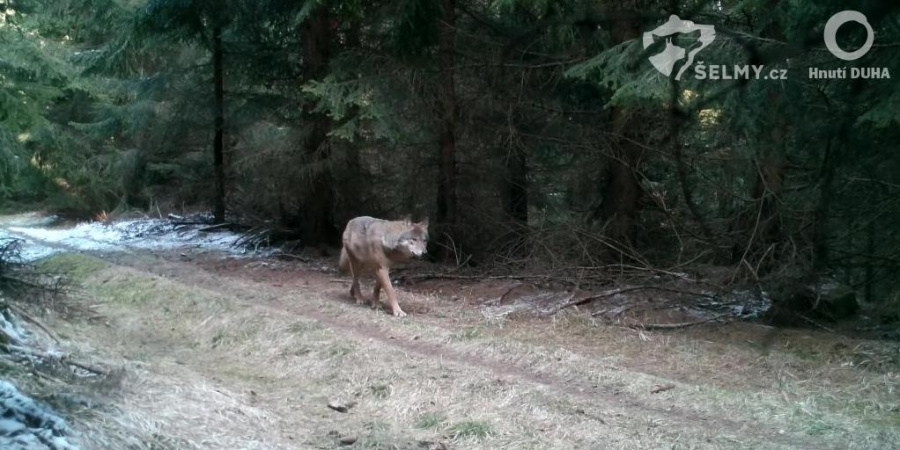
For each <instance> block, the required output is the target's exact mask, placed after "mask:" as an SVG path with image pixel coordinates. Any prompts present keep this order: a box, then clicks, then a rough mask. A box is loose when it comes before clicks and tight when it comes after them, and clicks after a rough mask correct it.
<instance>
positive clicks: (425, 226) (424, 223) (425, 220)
mask: <svg viewBox="0 0 900 450" xmlns="http://www.w3.org/2000/svg"><path fill="white" fill-rule="evenodd" d="M419 225H420V226H422V228H428V218H427V217H426V218H424V219H422V221H421V222H419Z"/></svg>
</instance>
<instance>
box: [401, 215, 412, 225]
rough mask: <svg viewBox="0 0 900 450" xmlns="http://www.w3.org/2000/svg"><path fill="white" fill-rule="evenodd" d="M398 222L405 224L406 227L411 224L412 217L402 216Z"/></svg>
mask: <svg viewBox="0 0 900 450" xmlns="http://www.w3.org/2000/svg"><path fill="white" fill-rule="evenodd" d="M400 220H401V221H403V222H406V224H407V225H408V224H410V223H412V216H410V215H409V214H407V215H405V216H403V217H402V218H401V219H400Z"/></svg>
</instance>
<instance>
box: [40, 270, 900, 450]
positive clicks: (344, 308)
mask: <svg viewBox="0 0 900 450" xmlns="http://www.w3.org/2000/svg"><path fill="white" fill-rule="evenodd" d="M95 256H99V257H100V258H101V259H102V260H104V261H106V262H107V263H108V264H111V265H102V266H98V267H92V268H90V269H83V268H81V269H76V272H78V273H80V274H81V275H80V277H81V280H80V281H81V282H82V283H83V285H84V287H85V295H86V296H87V297H89V298H91V299H92V300H91V301H92V302H93V301H96V302H98V304H99V305H101V311H102V313H103V314H104V315H105V316H107V317H110V319H111V322H112V325H111V326H110V327H105V328H106V329H100V328H98V329H92V330H88V332H86V333H85V332H78V334H80V335H81V337H82V338H84V339H87V340H90V341H92V342H91V345H92V346H94V347H101V346H107V347H110V349H109V350H108V351H109V352H110V353H108V355H107V356H109V357H110V358H115V357H121V358H123V360H124V361H128V363H125V365H128V364H134V361H135V360H139V361H140V362H141V363H140V364H139V365H138V366H139V367H140V368H141V370H144V371H147V372H148V373H153V374H154V376H148V377H147V379H150V380H154V381H153V382H152V383H150V384H151V385H152V384H154V383H157V384H160V386H158V387H157V389H164V388H163V387H161V386H163V385H166V383H168V384H178V383H181V382H183V381H184V380H193V381H192V382H191V385H192V386H194V388H193V389H194V390H197V389H200V390H204V389H205V390H209V385H210V384H211V385H212V386H213V388H212V391H213V392H219V393H221V395H223V396H224V397H223V399H232V400H233V401H235V402H237V403H239V404H240V405H241V407H242V408H248V409H251V410H253V411H255V412H254V414H256V416H257V421H260V422H266V421H268V422H269V423H270V425H269V426H268V428H266V429H267V430H268V433H269V434H268V435H267V437H266V438H265V439H262V438H260V439H261V440H256V441H253V442H262V441H265V442H266V443H267V445H268V447H266V446H264V447H262V448H335V447H340V446H342V444H341V442H340V441H339V439H340V438H341V437H344V438H347V439H350V438H354V439H356V441H355V442H354V443H353V444H352V445H353V446H354V447H351V448H390V446H394V447H398V448H451V447H452V448H560V449H562V448H817V449H818V448H888V447H889V446H891V445H894V444H895V443H897V442H898V440H897V433H896V429H893V430H892V429H890V428H883V427H882V423H881V422H877V421H876V422H874V423H873V424H865V425H863V424H861V422H863V420H862V419H864V418H865V414H860V415H859V416H858V417H845V415H846V411H844V410H841V409H840V408H837V406H835V405H834V404H832V403H831V402H829V401H825V400H824V399H823V398H821V397H822V396H823V395H826V394H828V393H829V392H830V395H831V397H832V398H833V399H834V400H836V401H835V402H834V403H838V404H841V403H846V402H845V401H843V400H842V399H841V398H839V397H840V395H841V394H842V391H841V389H842V388H844V387H845V385H849V384H851V383H854V382H856V381H858V379H856V378H852V377H848V376H847V373H846V371H844V372H835V373H831V372H826V371H825V370H824V369H825V368H827V367H828V366H830V362H829V365H823V364H821V362H819V363H817V364H812V363H810V364H808V367H805V366H803V365H801V364H797V363H796V361H795V360H793V359H790V360H782V359H780V358H771V359H769V358H764V357H760V354H759V351H758V350H747V349H744V348H741V349H740V350H739V351H738V350H735V349H734V348H733V347H730V348H728V350H729V351H734V352H736V353H737V352H740V353H739V356H740V358H742V359H741V361H744V362H743V363H744V364H746V366H744V367H741V366H737V367H734V366H732V367H728V364H737V362H736V359H735V357H734V356H733V355H727V354H725V355H722V354H719V355H716V354H710V353H711V351H709V349H711V348H713V347H712V346H710V345H709V344H707V343H700V342H701V341H703V342H709V341H708V338H709V336H703V337H702V338H699V339H698V338H697V337H696V336H682V337H679V338H678V339H676V341H678V342H674V343H673V342H671V341H670V338H669V337H668V336H669V335H665V334H656V335H655V336H653V337H648V336H644V335H636V334H634V333H633V332H631V331H624V330H617V329H612V330H610V329H607V328H597V327H596V326H594V325H593V324H590V323H587V322H586V321H584V320H582V319H579V318H578V317H571V318H568V319H564V320H561V321H560V322H559V323H554V322H549V321H544V322H537V321H524V320H523V321H520V322H505V323H499V324H497V323H486V322H485V321H484V319H483V318H481V317H480V315H479V314H478V312H477V310H474V309H472V308H467V307H465V306H461V305H460V304H459V303H458V302H454V301H451V300H446V299H440V298H437V297H435V296H434V295H428V294H423V293H411V292H402V293H401V303H402V304H403V306H404V309H406V310H407V311H409V312H413V314H412V315H411V316H410V317H409V318H406V319H404V320H397V319H394V318H393V317H390V316H388V315H387V314H385V313H383V312H382V311H375V310H372V309H369V308H364V307H359V306H356V305H354V304H352V303H351V302H350V301H349V298H348V296H347V295H346V292H345V291H346V289H347V286H346V285H345V284H344V283H343V282H342V281H341V280H340V279H337V277H336V276H335V275H333V274H330V273H327V272H326V271H323V270H319V269H318V268H316V267H310V266H309V265H304V264H285V263H279V262H277V261H262V260H251V259H243V260H235V259H222V258H220V257H218V256H215V255H210V254H191V253H189V252H188V253H181V252H176V253H156V254H151V253H147V252H141V253H131V254H128V253H110V254H106V255H95ZM57 259H59V258H57ZM67 264H70V265H71V264H75V265H76V266H85V265H87V266H91V264H86V263H85V261H83V260H79V259H76V260H75V262H73V261H68V263H67ZM417 312H418V313H417ZM168 323H172V325H171V326H169V328H170V329H168V330H167V329H166V328H165V327H166V326H168V325H167V324H168ZM161 324H162V325H161ZM101 328H103V327H101ZM110 328H111V329H110ZM73 332H74V330H73ZM676 336H677V335H676ZM659 341H663V342H659ZM710 344H711V343H710ZM687 346H690V348H691V349H692V350H690V351H691V352H692V353H691V354H690V355H689V356H687V355H685V354H684V352H685V351H688V350H686V348H687ZM697 346H703V348H700V349H699V350H697ZM631 353H636V354H638V355H639V357H634V355H632V354H631ZM311 355H312V356H316V357H314V358H310V356H311ZM701 355H702V356H701ZM751 358H755V359H756V361H752V362H751ZM705 361H717V362H719V363H725V364H724V365H723V366H722V367H719V368H716V367H712V368H707V367H704V366H701V363H703V362H705ZM755 370H761V371H765V372H772V374H771V375H765V376H763V377H761V378H760V379H757V380H749V381H748V383H746V384H741V385H734V384H733V383H734V382H735V381H734V380H735V379H736V378H733V377H737V376H748V377H749V376H751V375H750V374H751V373H752V372H753V371H755ZM784 373H788V374H789V376H790V377H793V378H794V379H795V381H796V382H797V384H796V386H801V385H802V386H804V387H803V389H805V391H804V390H802V389H794V386H795V385H793V384H789V383H790V382H788V381H783V380H784V378H783V377H785V375H784ZM705 374H709V375H708V378H706V377H707V375H705ZM716 374H720V375H722V376H721V377H719V376H716ZM879 375H881V376H882V377H884V381H885V384H884V386H876V387H874V388H873V387H871V386H870V387H869V388H868V389H869V392H867V397H866V398H864V399H859V403H860V404H873V403H875V404H877V407H876V409H877V408H891V407H894V406H893V405H896V400H895V403H893V404H890V403H888V404H886V405H885V404H883V402H884V400H883V399H882V396H883V395H885V394H886V393H887V392H890V391H891V390H892V389H893V388H894V387H895V386H896V384H894V383H896V377H894V376H893V375H890V374H878V373H877V372H873V373H871V374H867V373H863V374H861V376H862V377H867V378H868V379H870V380H871V379H873V378H875V379H877V378H878V376H879ZM768 377H771V379H768ZM815 379H819V380H823V381H824V383H825V385H823V386H815V387H811V386H810V385H809V383H810V382H814V380H815ZM160 380H168V381H160ZM752 381H755V382H756V384H757V386H754V383H753V382H752ZM670 383H671V384H675V385H676V386H677V387H676V389H673V390H671V391H667V392H664V393H660V394H651V393H650V390H651V389H652V388H653V387H654V386H656V385H664V384H670ZM778 383H782V385H779V386H776V385H777V384H778ZM835 383H841V384H835ZM870 384H871V381H870ZM876 384H877V383H876ZM829 385H830V386H829ZM882 387H883V388H884V389H885V390H884V391H882V390H881V388H882ZM149 390H152V389H149ZM248 392H249V393H251V394H247V393H248ZM295 392H304V393H305V394H303V395H300V397H302V398H303V401H302V402H301V403H299V404H298V403H296V402H294V401H291V397H292V396H294V395H296V394H294V393H295ZM132 393H133V395H140V391H139V390H137V391H135V390H133V391H132ZM216 395H219V394H216ZM233 398H240V399H242V400H240V401H237V400H234V399H233ZM335 398H337V399H339V400H340V401H342V402H350V403H357V404H355V405H353V406H352V409H350V413H348V414H342V413H337V412H334V411H332V410H329V409H327V407H326V406H325V405H327V403H328V402H329V401H332V400H333V399H335ZM262 399H265V401H263V400H262ZM875 400H878V401H880V403H879V402H875ZM851 406H853V405H851ZM201 407H202V405H201V406H198V408H201ZM853 407H854V408H855V406H853ZM144 412H145V413H147V414H150V411H144ZM882 413H885V412H884V411H882ZM886 414H888V415H890V414H891V413H890V410H888V411H887V412H886ZM894 414H896V412H894ZM895 417H896V416H895ZM220 419H221V418H220ZM888 419H889V420H892V419H890V417H888ZM198 420H199V419H198ZM204 422H206V421H204ZM208 422H209V423H210V424H215V423H217V422H216V421H215V420H210V421H208ZM241 422H242V423H245V421H243V420H242V421H241ZM251 422H253V421H251ZM229 423H230V422H229V421H228V420H225V421H224V422H222V426H230V425H228V424H229ZM888 423H890V421H889V422H888ZM248 429H253V426H249V428H248ZM175 434H178V435H192V434H193V435H197V433H196V430H194V431H191V430H181V431H179V432H178V433H175ZM241 434H242V435H244V436H246V433H241ZM348 436H349V437H348ZM298 440H299V442H298ZM235 442H240V441H235ZM247 442H250V441H247ZM247 442H244V443H243V444H232V445H236V446H235V447H233V448H254V447H252V446H251V445H250V444H248V443H247ZM301 442H302V443H301ZM347 442H349V440H348V441H347ZM347 442H344V444H347ZM220 443H221V442H220ZM191 445H194V446H196V447H197V448H216V447H214V446H210V445H204V444H203V443H202V442H200V443H197V442H195V441H191ZM344 447H346V445H344ZM173 448H179V447H177V446H175V447H173ZM219 448H224V447H219ZM229 448H232V447H229Z"/></svg>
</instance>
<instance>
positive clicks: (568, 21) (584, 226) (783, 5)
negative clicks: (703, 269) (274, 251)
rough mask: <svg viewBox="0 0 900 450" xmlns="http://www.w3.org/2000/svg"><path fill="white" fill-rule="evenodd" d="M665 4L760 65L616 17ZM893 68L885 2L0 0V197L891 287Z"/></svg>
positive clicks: (898, 72) (891, 294) (287, 235)
mask: <svg viewBox="0 0 900 450" xmlns="http://www.w3.org/2000/svg"><path fill="white" fill-rule="evenodd" d="M846 9H852V10H857V11H860V12H862V13H863V14H865V15H866V16H867V17H868V20H869V23H870V25H871V27H872V28H873V29H874V31H875V36H876V39H875V45H874V46H873V48H872V50H871V51H870V52H869V53H868V54H867V55H866V56H865V57H863V58H861V59H858V60H856V61H852V62H847V61H843V60H840V59H838V58H836V57H834V56H833V55H832V54H831V53H830V52H828V51H827V50H826V49H825V46H824V44H823V38H822V33H823V28H824V26H825V23H826V22H827V20H828V18H829V17H831V16H832V15H833V14H835V13H836V12H838V11H842V10H846ZM672 14H677V15H679V16H680V17H681V18H683V19H689V20H692V21H694V22H696V23H698V24H711V25H714V26H715V29H716V32H717V38H716V40H715V41H714V42H713V43H712V44H711V45H710V46H709V48H707V49H705V50H703V52H702V53H701V54H700V56H699V58H700V59H702V61H701V62H705V63H706V64H707V65H709V64H716V65H726V66H729V67H731V66H733V65H735V64H740V65H743V64H754V65H764V66H765V67H766V72H769V71H770V70H772V69H786V70H787V74H788V77H787V79H784V80H745V79H744V80H697V79H695V78H694V77H693V76H691V75H692V74H691V73H688V74H687V75H688V76H685V77H683V78H682V79H681V80H680V81H675V80H674V79H672V78H669V77H665V76H664V75H662V74H661V73H660V72H658V71H657V70H656V69H654V68H653V66H652V65H651V64H650V63H649V61H648V56H650V55H653V54H655V53H658V52H659V51H660V50H661V49H662V48H661V47H660V46H657V45H655V46H654V47H651V48H649V49H646V50H645V49H644V46H643V45H642V41H641V36H642V33H643V32H645V31H648V30H651V29H653V28H656V27H657V26H659V25H661V24H662V23H664V22H666V20H668V18H669V16H670V15H672ZM838 38H839V43H840V44H841V46H842V47H843V48H845V49H850V50H852V49H855V48H858V47H859V46H861V45H862V43H863V42H864V41H865V39H866V33H865V29H864V28H863V27H862V26H861V25H858V24H855V25H854V24H848V25H845V26H843V27H841V29H840V33H839V34H838ZM691 39H693V40H694V41H696V39H697V37H696V36H686V37H683V38H682V41H679V42H683V43H682V44H681V45H682V46H684V47H688V46H690V45H691V42H690V40H691ZM699 63H700V62H697V64H699ZM810 67H818V68H823V69H833V68H841V67H883V68H887V69H889V71H890V75H891V76H893V77H894V79H869V80H866V79H856V80H853V79H831V80H822V79H818V80H817V79H810V78H809V77H808V71H809V68H810ZM896 77H900V4H897V3H896V2H888V1H853V2H850V1H835V0H825V1H804V0H782V1H779V0H744V1H730V0H723V1H702V0H700V1H685V2H677V1H650V0H632V1H621V2H613V1H587V0H560V1H552V0H496V1H492V0H384V1H380V0H370V1H362V0H349V1H329V0H317V1H313V0H307V1H285V0H253V1H244V0H150V1H139V0H0V124H2V126H0V204H2V205H3V209H16V208H33V207H34V206H35V205H41V206H42V207H45V208H48V209H51V210H54V211H56V212H59V213H60V214H63V215H65V216H68V217H72V218H77V219H87V218H93V217H97V216H98V215H108V214H116V213H124V212H128V211H135V210H138V211H147V212H152V213H154V214H156V213H161V214H165V213H166V212H177V211H181V210H185V209H192V208H200V209H204V208H205V209H208V210H212V211H213V213H214V215H215V217H216V219H217V220H218V221H228V222H233V223H239V224H243V225H246V226H253V227H262V228H263V229H265V230H267V233H268V236H271V237H272V238H273V239H277V238H283V239H299V240H300V242H301V243H302V244H304V245H312V244H319V243H325V244H336V243H337V242H338V240H339V235H340V232H341V230H342V228H343V225H344V224H345V223H346V221H347V220H348V219H350V218H352V217H355V216H359V215H365V214H367V215H374V216H378V217H385V218H398V217H401V216H404V215H406V214H412V215H413V217H414V218H416V217H425V216H427V217H429V218H430V219H431V222H432V223H433V224H434V225H433V227H432V240H433V245H434V251H433V252H432V254H433V255H434V257H436V258H438V259H441V260H444V261H449V262H454V263H461V262H463V261H465V262H467V263H468V264H470V265H479V266H480V267H494V268H495V267H504V268H507V269H510V268H512V269H526V268H555V269H565V268H571V269H573V270H601V269H602V268H608V267H624V266H628V267H657V268H678V267H683V266H688V265H695V266H696V265H708V266H716V267H730V268H732V269H733V270H732V271H730V272H729V273H730V275H731V278H732V280H734V279H742V280H757V281H758V280H769V279H805V278H807V277H812V276H818V275H822V274H828V275H829V276H834V277H836V278H838V279H839V280H841V281H842V282H843V283H846V284H848V285H849V286H851V287H852V288H854V289H855V290H857V291H858V292H862V293H863V294H864V296H865V298H866V299H867V300H869V301H872V302H888V301H894V302H900V153H898V152H900V145H898V144H900V127H898V125H900V84H898V83H897V82H896ZM257 229H259V228H257Z"/></svg>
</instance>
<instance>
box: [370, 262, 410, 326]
mask: <svg viewBox="0 0 900 450" xmlns="http://www.w3.org/2000/svg"><path fill="white" fill-rule="evenodd" d="M377 277H378V283H379V284H380V285H381V287H383V288H384V290H385V292H387V296H388V300H390V304H391V313H393V314H394V316H396V317H403V316H405V315H406V313H405V312H403V310H402V309H400V305H399V304H398V303H397V293H396V292H394V287H393V286H391V277H390V275H389V274H388V269H387V267H379V268H378V273H377Z"/></svg>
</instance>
